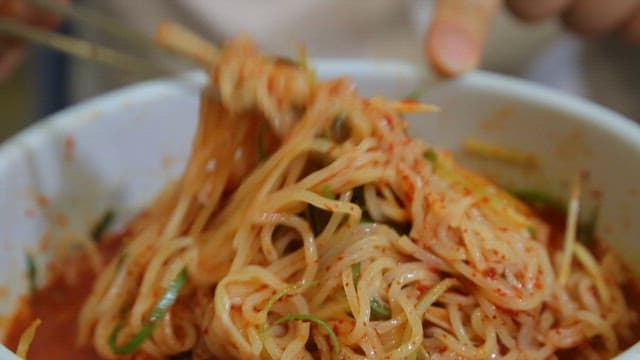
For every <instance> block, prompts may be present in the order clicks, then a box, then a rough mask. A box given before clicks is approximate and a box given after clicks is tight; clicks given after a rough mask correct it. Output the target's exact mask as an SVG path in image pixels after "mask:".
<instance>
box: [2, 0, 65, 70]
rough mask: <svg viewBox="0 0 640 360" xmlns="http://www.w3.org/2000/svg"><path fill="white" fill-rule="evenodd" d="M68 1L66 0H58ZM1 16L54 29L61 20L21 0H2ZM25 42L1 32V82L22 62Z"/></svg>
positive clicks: (59, 0) (61, 0) (60, 0)
mask: <svg viewBox="0 0 640 360" xmlns="http://www.w3.org/2000/svg"><path fill="white" fill-rule="evenodd" d="M57 1H58V2H61V3H66V2H68V1H66V0H57ZM0 17H5V18H10V19H14V20H19V21H22V22H24V23H26V24H29V25H34V26H39V27H42V28H47V29H53V28H55V27H56V26H57V25H59V23H60V20H59V19H58V18H57V17H56V16H54V15H52V14H50V13H48V12H46V11H43V10H41V9H38V8H36V7H33V6H30V5H28V4H26V3H25V2H23V1H21V0H0ZM24 52H25V44H24V43H23V42H22V41H20V40H19V39H16V38H13V37H10V36H4V35H2V34H0V82H2V80H4V79H5V78H6V77H7V76H9V75H10V74H11V73H12V72H13V70H14V69H15V67H16V66H17V65H18V64H20V63H21V62H22V59H23V57H24Z"/></svg>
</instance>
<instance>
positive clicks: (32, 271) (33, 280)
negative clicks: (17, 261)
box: [26, 253, 38, 294]
mask: <svg viewBox="0 0 640 360" xmlns="http://www.w3.org/2000/svg"><path fill="white" fill-rule="evenodd" d="M26 258H27V276H28V277H29V289H30V290H31V293H32V294H33V293H35V292H36V290H38V284H37V273H38V269H37V267H36V261H35V259H34V258H33V255H31V254H29V253H27V254H26Z"/></svg>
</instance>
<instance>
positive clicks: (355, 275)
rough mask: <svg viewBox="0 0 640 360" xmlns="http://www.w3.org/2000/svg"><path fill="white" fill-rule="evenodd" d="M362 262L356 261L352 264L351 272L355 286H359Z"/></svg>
mask: <svg viewBox="0 0 640 360" xmlns="http://www.w3.org/2000/svg"><path fill="white" fill-rule="evenodd" d="M361 270H362V269H361V265H360V263H355V264H352V265H351V273H352V274H353V286H354V287H358V280H360V272H361Z"/></svg>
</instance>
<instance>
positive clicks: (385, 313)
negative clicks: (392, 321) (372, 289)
mask: <svg viewBox="0 0 640 360" xmlns="http://www.w3.org/2000/svg"><path fill="white" fill-rule="evenodd" d="M371 310H372V311H373V312H374V313H375V314H376V315H378V316H380V317H383V318H388V317H390V316H391V310H389V308H388V307H386V306H384V305H383V304H382V303H380V301H378V299H376V298H373V299H371Z"/></svg>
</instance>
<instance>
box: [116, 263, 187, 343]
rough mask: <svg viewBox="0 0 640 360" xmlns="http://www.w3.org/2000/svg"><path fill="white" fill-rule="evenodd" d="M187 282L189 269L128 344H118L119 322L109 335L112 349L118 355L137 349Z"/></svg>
mask: <svg viewBox="0 0 640 360" xmlns="http://www.w3.org/2000/svg"><path fill="white" fill-rule="evenodd" d="M186 283H187V270H186V269H183V270H182V271H180V273H179V274H178V276H176V278H175V279H174V280H173V281H172V282H171V283H170V284H169V286H168V287H167V290H166V291H165V293H164V294H163V295H162V297H161V298H160V300H159V301H158V303H157V304H156V306H155V308H154V309H153V311H152V312H151V315H149V318H148V319H147V322H146V324H144V326H142V329H140V331H138V333H137V334H135V335H134V336H133V337H132V338H131V339H130V340H129V341H128V342H127V343H126V344H124V345H122V346H119V345H118V334H119V333H120V330H121V329H122V323H118V324H117V325H116V326H115V328H114V329H113V331H111V334H110V335H109V346H110V347H111V350H112V351H113V352H114V353H115V354H117V355H127V354H131V353H132V352H134V351H136V350H137V349H138V348H139V347H140V345H142V343H143V342H144V341H145V340H147V338H148V337H149V336H151V334H152V333H153V329H154V327H155V325H156V323H157V322H158V321H159V320H160V319H162V318H163V317H164V315H165V314H166V313H167V311H168V310H169V308H170V307H171V306H172V305H173V304H174V303H175V302H176V299H177V298H178V295H179V293H180V290H182V288H183V287H184V285H185V284H186Z"/></svg>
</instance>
